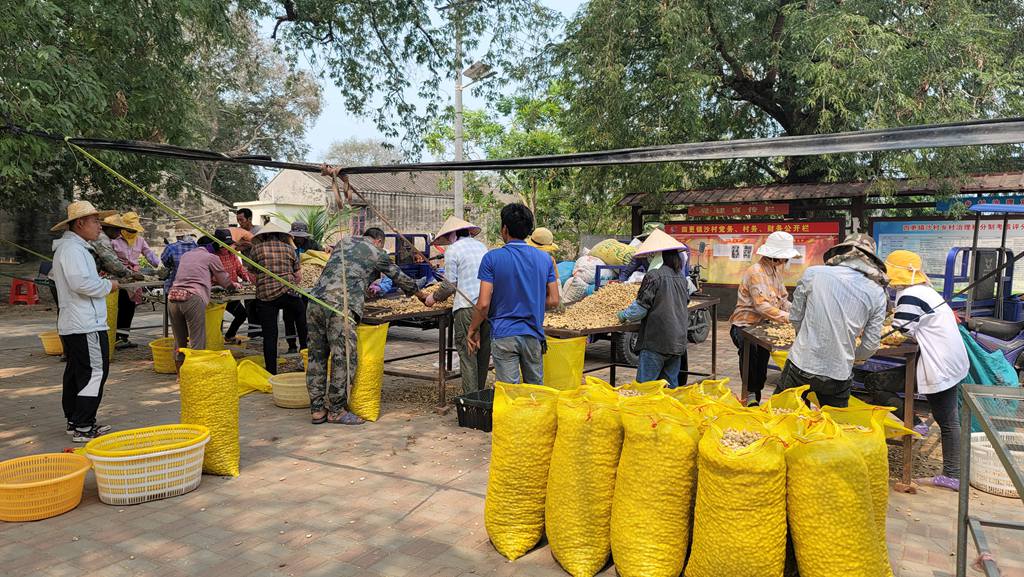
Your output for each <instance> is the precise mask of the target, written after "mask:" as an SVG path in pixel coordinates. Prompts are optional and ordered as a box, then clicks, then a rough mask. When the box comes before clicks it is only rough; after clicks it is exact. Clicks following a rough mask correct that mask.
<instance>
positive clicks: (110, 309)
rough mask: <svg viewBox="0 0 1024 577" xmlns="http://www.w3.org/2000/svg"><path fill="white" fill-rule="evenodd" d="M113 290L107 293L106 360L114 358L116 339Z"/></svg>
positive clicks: (115, 303)
mask: <svg viewBox="0 0 1024 577" xmlns="http://www.w3.org/2000/svg"><path fill="white" fill-rule="evenodd" d="M118 292H119V291H114V292H112V293H110V294H108V295H107V343H108V344H109V346H110V350H109V351H108V352H107V362H110V361H112V360H114V343H115V342H116V341H117V295H118Z"/></svg>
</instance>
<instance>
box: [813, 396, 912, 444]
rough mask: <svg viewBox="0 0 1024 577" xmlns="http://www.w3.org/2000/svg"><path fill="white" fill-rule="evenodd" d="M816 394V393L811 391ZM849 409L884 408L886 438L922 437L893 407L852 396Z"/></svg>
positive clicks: (883, 420)
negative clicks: (894, 413)
mask: <svg viewBox="0 0 1024 577" xmlns="http://www.w3.org/2000/svg"><path fill="white" fill-rule="evenodd" d="M811 394H814V393H811ZM847 408H849V409H882V410H884V411H885V413H884V414H885V418H884V419H882V429H883V430H884V431H885V438H886V439H900V438H903V437H905V436H907V435H914V436H915V437H917V438H920V437H921V435H920V433H917V432H916V431H914V430H913V429H908V428H907V427H906V425H904V424H903V421H901V420H899V419H898V418H897V417H896V415H893V414H892V407H880V406H878V405H869V404H868V403H865V402H864V401H862V400H860V399H858V398H857V397H853V396H851V397H850V404H849V405H848V406H847Z"/></svg>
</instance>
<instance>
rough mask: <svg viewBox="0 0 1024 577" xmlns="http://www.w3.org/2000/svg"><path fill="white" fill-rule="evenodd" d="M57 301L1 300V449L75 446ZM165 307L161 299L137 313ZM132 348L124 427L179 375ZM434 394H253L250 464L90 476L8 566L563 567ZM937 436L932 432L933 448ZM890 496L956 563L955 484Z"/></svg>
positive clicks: (904, 543)
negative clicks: (313, 397)
mask: <svg viewBox="0 0 1024 577" xmlns="http://www.w3.org/2000/svg"><path fill="white" fill-rule="evenodd" d="M53 316H54V315H53V313H52V311H44V310H35V311H31V312H28V311H25V310H18V311H12V310H11V309H9V308H4V309H2V310H0V350H3V355H2V357H0V388H2V390H3V395H2V396H0V424H2V426H0V458H3V459H6V458H11V457H15V456H20V455H26V454H31V453H39V452H48V451H58V450H61V449H63V448H64V447H67V446H69V445H70V443H69V440H68V437H66V436H65V435H64V432H63V428H64V423H63V420H62V418H61V412H60V396H59V395H60V392H59V391H60V372H61V370H62V365H61V364H60V363H59V362H58V360H57V359H56V358H54V357H46V356H45V355H43V354H42V352H41V348H40V346H39V343H38V339H37V338H36V334H37V333H39V332H41V331H43V330H48V329H49V328H50V327H52V325H53ZM157 321H158V316H156V313H153V312H148V313H141V314H140V315H139V316H138V317H137V321H136V324H137V325H144V324H153V323H155V322H157ZM137 332H138V333H146V334H147V335H149V336H148V337H145V338H143V335H142V334H138V335H137V336H136V339H137V340H139V341H140V342H143V343H144V342H145V341H147V340H148V339H149V338H153V337H155V336H157V334H158V332H157V331H156V330H147V331H137ZM433 339H434V336H433V333H429V332H427V333H424V332H420V331H416V330H411V329H395V330H393V331H392V335H391V337H390V340H389V344H388V354H389V355H398V354H399V353H400V352H402V351H408V350H414V348H415V347H419V346H425V343H429V342H431V341H433ZM719 339H720V340H719V344H720V345H721V351H720V352H721V353H722V354H721V357H722V358H721V359H720V367H719V368H720V369H721V370H722V371H723V372H724V373H726V374H729V375H731V376H733V377H735V370H736V367H735V364H736V363H735V356H734V354H735V353H734V349H733V348H732V346H731V344H729V341H728V334H727V333H726V332H725V330H724V327H723V330H722V331H721V332H720V335H719ZM593 349H594V352H595V354H596V356H598V357H600V356H601V355H606V354H607V344H606V343H601V344H598V345H594V346H593ZM709 349H710V347H709V346H707V345H702V346H700V347H698V348H697V349H696V350H695V351H694V353H693V359H692V361H691V367H692V368H694V369H696V368H698V367H705V368H709V367H710V362H709V358H708V357H709ZM120 357H121V358H120V360H118V361H116V362H115V364H114V365H113V371H112V375H111V378H110V380H109V382H108V384H107V392H106V395H105V398H104V401H103V407H102V409H101V416H102V418H103V420H104V421H105V422H109V423H110V424H112V425H114V426H115V427H117V428H118V429H125V428H132V427H137V426H148V425H155V424H164V423H172V422H175V421H176V420H177V417H178V398H177V390H176V389H177V385H176V384H175V379H174V377H173V376H166V375H157V374H155V373H153V372H152V370H151V366H150V362H149V361H148V358H149V356H148V351H147V350H146V349H145V348H143V347H140V349H138V350H137V351H135V352H133V353H130V354H125V355H120ZM421 364H423V363H422V362H421ZM421 368H422V367H421ZM629 376H631V373H630V372H629V371H625V374H622V373H620V379H622V378H628V377H629ZM433 395H434V393H433V391H432V389H431V388H430V387H428V386H427V385H426V384H425V383H422V382H416V381H405V380H403V379H397V378H392V377H385V392H384V398H385V403H384V414H383V416H382V418H381V420H380V422H378V423H376V424H370V425H366V426H363V427H357V428H345V427H331V426H327V425H325V426H320V427H313V426H311V425H309V423H308V420H307V418H308V413H307V412H306V411H305V410H284V409H278V408H276V407H274V406H273V404H272V402H271V399H270V398H269V396H267V395H259V394H253V395H249V396H246V397H244V398H242V399H241V401H240V404H241V417H240V431H241V445H242V465H241V468H242V474H241V476H240V477H238V478H235V479H224V478H219V477H210V476H206V477H204V479H203V483H202V485H201V486H200V487H199V489H197V490H196V491H194V492H192V493H190V494H188V495H185V496H182V497H178V498H174V499H167V500H163V501H157V502H152V503H146V504H143V505H137V506H131V507H113V506H108V505H104V504H102V503H100V502H99V501H98V499H97V495H96V486H95V482H94V480H93V479H92V476H91V475H90V477H89V480H88V481H87V484H86V488H85V497H84V499H83V501H82V504H81V506H79V507H78V508H77V509H75V510H74V511H71V512H69V513H67V514H65V515H62V516H60V517H56V518H53V519H49V520H46V521H41V522H36V523H26V524H0V575H3V576H7V575H11V576H22V575H25V576H28V575H46V576H52V577H59V576H64V575H73V576H75V577H84V576H93V575H95V576H103V577H119V576H122V575H125V576H126V575H214V576H216V577H234V576H236V575H238V576H240V575H309V576H319V575H324V576H332V577H341V576H346V575H369V576H377V575H385V576H392V577H400V576H404V575H417V576H421V575H422V576H431V575H436V576H442V575H451V576H456V575H523V576H534V575H536V576H540V575H552V576H558V575H564V573H563V572H562V571H561V570H560V569H559V568H558V567H557V566H556V564H555V563H554V561H553V560H552V558H551V555H550V552H549V551H548V549H547V548H546V547H542V548H539V549H537V550H535V551H533V552H531V553H530V554H529V555H527V556H526V557H524V558H523V559H520V560H518V561H516V562H515V563H508V562H506V561H505V560H504V559H503V558H502V557H500V556H499V555H498V554H497V553H495V552H494V550H493V548H492V547H491V545H490V544H489V542H488V540H487V536H486V533H485V532H484V530H483V527H482V513H483V497H484V493H485V491H486V484H487V462H488V452H489V437H488V435H487V434H485V433H481V432H478V431H473V430H467V429H460V428H458V427H457V426H456V424H455V416H454V415H453V414H449V415H447V416H437V415H435V414H434V413H433V412H432V411H431V406H432V401H433ZM935 437H937V435H936V434H934V433H933V435H932V442H931V443H930V445H926V452H927V453H929V454H930V455H932V457H931V458H934V449H935V447H934V445H935V442H934V439H935ZM974 496H975V497H976V501H974V503H975V504H974V507H975V511H976V512H978V513H979V514H986V515H989V516H1001V517H1005V516H1011V517H1015V518H1017V519H1024V511H1022V508H1021V504H1020V502H1019V501H1014V500H1010V499H1001V498H997V497H991V496H987V495H984V494H982V493H974ZM890 503H891V506H890V511H889V535H890V537H889V548H890V553H891V555H892V560H893V565H894V569H895V571H896V574H897V575H899V576H901V577H925V576H928V577H935V576H941V575H949V574H951V573H952V571H953V558H952V557H951V556H950V552H951V551H953V548H954V541H955V518H956V495H955V494H954V493H952V492H940V491H937V490H928V491H924V492H922V493H920V494H918V495H901V494H896V493H893V494H892V496H891V501H890ZM991 534H992V543H993V545H994V547H995V550H996V553H997V558H998V559H999V561H1000V563H1001V564H1002V566H1003V568H1004V571H1005V572H1004V575H1017V576H1022V575H1024V539H1021V537H1020V535H1019V534H1017V535H1013V534H1012V533H1009V532H999V531H993V532H992V533H991ZM839 545H842V544H839ZM613 572H614V568H611V567H609V568H607V569H606V570H605V571H604V573H603V574H605V575H612V574H613ZM974 574H977V573H976V572H975V573H974Z"/></svg>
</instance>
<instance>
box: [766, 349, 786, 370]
mask: <svg viewBox="0 0 1024 577" xmlns="http://www.w3.org/2000/svg"><path fill="white" fill-rule="evenodd" d="M769 354H770V355H771V357H772V360H773V361H775V366H777V367H779V368H780V369H781V368H783V367H785V366H786V359H788V358H789V351H772V352H771V353H769Z"/></svg>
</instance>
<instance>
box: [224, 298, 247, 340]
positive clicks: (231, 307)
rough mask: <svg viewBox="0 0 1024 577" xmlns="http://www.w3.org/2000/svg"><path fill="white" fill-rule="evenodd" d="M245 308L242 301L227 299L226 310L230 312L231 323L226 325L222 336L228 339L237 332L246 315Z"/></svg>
mask: <svg viewBox="0 0 1024 577" xmlns="http://www.w3.org/2000/svg"><path fill="white" fill-rule="evenodd" d="M245 309H246V306H245V303H243V302H242V301H228V306H227V311H228V312H229V313H231V324H230V325H229V326H228V332H226V333H224V338H226V339H230V338H233V337H234V336H235V335H236V334H238V329H239V328H240V327H241V326H242V323H244V322H245V319H246V318H247V317H248V315H247V314H246V310H245Z"/></svg>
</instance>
